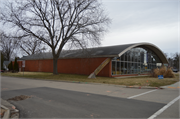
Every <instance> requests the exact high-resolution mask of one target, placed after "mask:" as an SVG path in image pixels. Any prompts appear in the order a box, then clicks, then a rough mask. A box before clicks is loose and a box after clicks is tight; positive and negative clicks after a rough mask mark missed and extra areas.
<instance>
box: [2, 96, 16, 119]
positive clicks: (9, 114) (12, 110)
mask: <svg viewBox="0 0 180 119" xmlns="http://www.w3.org/2000/svg"><path fill="white" fill-rule="evenodd" d="M1 108H3V109H5V110H6V111H5V113H4V115H3V118H2V119H8V118H12V119H18V118H19V110H17V109H16V107H15V106H14V105H12V104H10V103H9V102H8V101H6V100H3V99H2V98H1Z"/></svg>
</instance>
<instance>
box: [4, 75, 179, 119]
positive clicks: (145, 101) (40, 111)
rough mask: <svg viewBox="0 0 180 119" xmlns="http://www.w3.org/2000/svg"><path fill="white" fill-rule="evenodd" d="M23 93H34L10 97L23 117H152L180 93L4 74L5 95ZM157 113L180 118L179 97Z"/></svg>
mask: <svg viewBox="0 0 180 119" xmlns="http://www.w3.org/2000/svg"><path fill="white" fill-rule="evenodd" d="M171 87H172V86H171ZM147 92H148V93H147ZM143 93H147V94H143ZM139 94H143V95H140V96H138V95H139ZM19 95H28V96H31V98H29V99H25V100H21V101H10V102H11V103H12V104H14V105H15V106H16V107H17V109H19V110H20V118H149V117H150V116H152V115H153V114H154V113H156V112H157V111H158V110H160V109H161V108H162V107H164V106H165V105H167V104H168V103H169V102H170V101H172V100H173V99H174V98H176V97H178V96H179V90H178V88H177V89H175V88H173V89H172V88H168V87H167V88H165V89H158V90H154V89H130V88H124V87H122V86H115V85H103V84H84V83H67V82H56V81H43V80H33V79H23V78H10V77H1V98H2V99H5V100H7V99H9V98H12V97H15V96H19ZM132 96H135V97H133V98H131V99H128V98H129V97H132ZM157 117H158V118H179V100H178V101H176V102H175V103H174V104H172V105H171V106H170V107H169V108H167V109H166V110H165V111H163V112H162V113H160V114H159V115H158V116H157Z"/></svg>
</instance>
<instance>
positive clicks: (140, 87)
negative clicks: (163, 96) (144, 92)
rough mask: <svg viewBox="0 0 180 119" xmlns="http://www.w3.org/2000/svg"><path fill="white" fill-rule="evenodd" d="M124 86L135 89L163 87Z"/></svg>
mask: <svg viewBox="0 0 180 119" xmlns="http://www.w3.org/2000/svg"><path fill="white" fill-rule="evenodd" d="M125 88H136V89H163V88H162V87H147V86H126V87H125Z"/></svg>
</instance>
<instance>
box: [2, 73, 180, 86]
mask: <svg viewBox="0 0 180 119" xmlns="http://www.w3.org/2000/svg"><path fill="white" fill-rule="evenodd" d="M1 75H2V76H12V77H24V78H32V79H44V80H59V81H72V82H91V83H104V84H115V85H125V86H151V87H159V86H165V85H170V84H173V83H176V82H178V81H179V74H178V73H176V74H175V78H164V79H158V78H153V77H150V76H143V77H142V76H141V77H131V78H109V77H96V79H88V78H87V77H88V76H87V75H74V74H58V75H53V74H52V73H45V72H24V76H23V72H19V73H10V72H8V73H1Z"/></svg>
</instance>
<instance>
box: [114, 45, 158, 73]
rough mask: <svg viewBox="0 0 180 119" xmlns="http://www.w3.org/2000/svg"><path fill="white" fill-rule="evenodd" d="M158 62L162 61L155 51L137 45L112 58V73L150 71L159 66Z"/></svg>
mask: <svg viewBox="0 0 180 119" xmlns="http://www.w3.org/2000/svg"><path fill="white" fill-rule="evenodd" d="M157 63H161V62H160V60H159V58H158V56H157V55H156V54H155V53H153V52H152V51H151V50H149V49H145V48H141V47H136V48H133V49H131V50H129V51H127V52H126V53H124V54H123V55H122V56H120V57H114V58H113V59H112V75H124V74H144V73H148V72H150V71H151V70H153V69H154V68H156V67H157Z"/></svg>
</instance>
